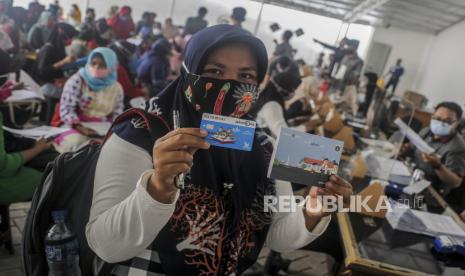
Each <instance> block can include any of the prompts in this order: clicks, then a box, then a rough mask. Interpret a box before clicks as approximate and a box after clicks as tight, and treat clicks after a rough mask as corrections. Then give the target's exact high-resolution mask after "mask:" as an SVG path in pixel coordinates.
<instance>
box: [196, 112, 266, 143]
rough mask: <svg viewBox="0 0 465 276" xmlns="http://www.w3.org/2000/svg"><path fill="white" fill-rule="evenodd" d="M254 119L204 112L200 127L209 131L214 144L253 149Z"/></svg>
mask: <svg viewBox="0 0 465 276" xmlns="http://www.w3.org/2000/svg"><path fill="white" fill-rule="evenodd" d="M256 125H257V124H256V123H255V122H254V121H249V120H243V119H238V118H234V117H226V116H220V115H213V114H208V113H204V114H203V116H202V121H201V122H200V128H201V129H204V130H206V131H207V132H208V136H207V141H208V142H209V143H210V144H211V145H212V146H217V147H223V148H229V149H236V150H243V151H251V150H252V145H253V139H254V135H255V128H256Z"/></svg>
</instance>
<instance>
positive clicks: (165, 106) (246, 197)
mask: <svg viewBox="0 0 465 276" xmlns="http://www.w3.org/2000/svg"><path fill="white" fill-rule="evenodd" d="M236 42H237V43H243V44H245V45H246V46H247V47H248V48H249V49H250V50H251V51H252V53H253V55H254V56H255V58H256V61H257V76H258V77H257V81H258V82H261V81H262V80H263V78H264V76H265V73H266V68H267V53H266V48H265V46H264V45H263V43H262V42H261V41H260V40H259V39H258V38H256V37H254V36H252V35H251V34H249V33H248V32H246V31H244V30H242V29H240V28H237V27H234V26H230V25H216V26H212V27H209V28H205V29H203V30H201V31H199V32H197V33H196V34H195V35H194V36H193V37H192V39H191V40H190V41H189V43H188V44H187V46H186V49H185V58H184V63H185V66H186V67H187V70H189V71H190V72H191V73H193V74H199V75H200V74H201V73H202V69H203V67H204V65H205V63H206V61H207V58H208V56H209V55H210V54H211V53H212V52H213V51H214V50H216V49H217V48H218V47H220V46H223V45H227V44H228V43H236ZM188 77H189V75H188V74H187V72H186V70H184V69H183V70H181V75H180V76H179V77H178V78H177V79H176V80H174V81H173V82H172V83H171V84H170V85H169V86H168V87H166V88H165V89H164V90H163V91H162V92H161V93H160V94H159V95H158V97H157V98H152V99H151V100H150V101H149V103H148V104H147V105H146V110H147V111H148V112H156V113H157V114H158V115H159V116H161V117H162V118H164V119H165V120H166V122H169V123H170V125H172V124H171V123H172V114H173V110H176V111H179V115H180V116H179V117H180V125H181V127H199V126H200V120H201V114H200V113H198V112H197V111H196V110H195V109H194V107H193V106H192V105H191V103H190V102H189V101H188V99H187V96H186V95H185V94H184V88H185V86H186V84H187V82H188ZM242 118H244V119H250V118H247V117H246V116H243V117H242ZM257 132H258V130H257ZM258 137H259V135H256V137H255V139H254V141H253V145H252V147H253V150H252V151H250V152H246V151H237V150H231V149H225V148H219V147H211V148H210V149H209V150H199V151H197V152H196V153H195V155H194V166H193V167H192V169H191V171H190V173H189V174H188V175H187V176H186V183H188V184H189V183H191V184H192V185H193V187H195V188H196V189H197V188H205V189H207V190H208V191H209V192H211V193H212V194H214V195H215V196H217V197H222V198H223V199H224V207H222V208H224V210H227V211H226V212H225V213H224V214H223V215H224V216H226V217H225V218H224V219H225V221H226V223H227V224H226V225H225V227H226V230H225V239H224V240H223V243H222V244H223V245H222V247H223V248H222V250H223V251H226V252H229V251H228V250H232V249H231V248H230V247H229V246H231V247H234V246H244V245H241V243H240V242H239V243H238V241H239V240H242V238H241V237H242V235H245V236H247V237H248V238H247V239H248V240H249V238H250V240H249V241H250V242H251V243H253V245H254V246H253V249H252V250H251V251H246V252H247V253H245V256H229V255H228V254H226V255H224V254H223V257H222V262H221V264H220V265H221V266H222V267H221V268H219V269H220V271H226V268H225V267H223V266H227V265H228V264H230V263H231V262H237V263H238V267H237V271H238V273H239V274H240V273H242V272H243V270H244V269H245V268H247V267H248V266H250V265H252V264H253V262H254V261H255V259H256V258H257V256H258V252H259V250H260V249H261V246H262V245H263V242H264V240H265V238H266V235H267V232H268V231H267V230H268V226H269V224H270V222H271V221H270V216H269V214H268V213H265V212H263V207H260V206H261V205H260V204H263V195H264V194H265V193H268V192H270V190H271V189H274V186H273V185H274V184H273V183H272V182H271V180H269V179H268V178H267V167H268V163H267V161H266V160H267V159H266V157H265V151H264V149H263V147H262V144H261V142H263V141H260V139H259V138H258ZM260 137H261V136H260ZM230 183H233V184H234V186H233V187H232V188H230V189H229V188H228V187H227V184H230ZM199 200H201V199H199ZM256 200H258V202H257V201H256ZM257 205H258V206H257ZM256 209H259V210H256ZM253 210H255V211H253ZM247 212H252V213H253V214H255V218H256V219H257V220H260V223H263V225H264V226H263V228H257V229H254V228H253V226H251V229H252V230H251V232H247V230H244V229H242V228H240V226H241V225H243V224H241V217H242V216H243V215H245V214H246V213H247ZM198 215H200V214H198ZM252 220H253V221H254V222H253V223H255V220H254V219H252ZM248 223H249V224H250V223H251V222H248ZM257 223H258V222H257ZM165 234H166V235H176V233H175V232H174V233H173V232H169V233H168V232H163V233H161V234H160V235H159V236H158V238H157V240H158V241H159V242H157V243H154V245H155V246H164V245H163V242H161V241H165V240H171V238H172V236H167V237H164V235H165ZM155 250H159V249H157V248H155ZM234 250H237V248H235V249H234ZM241 250H245V249H244V248H241ZM231 252H232V251H231ZM234 252H237V251H234ZM238 255H240V254H238ZM170 257H173V258H176V257H174V256H170ZM239 258H240V259H239ZM239 261H240V262H239ZM183 265H185V264H183Z"/></svg>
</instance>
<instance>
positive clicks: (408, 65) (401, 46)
mask: <svg viewBox="0 0 465 276" xmlns="http://www.w3.org/2000/svg"><path fill="white" fill-rule="evenodd" d="M434 39H435V36H434V35H430V34H423V33H417V32H412V31H407V30H402V29H398V28H388V29H386V28H375V31H374V33H373V38H372V40H373V41H376V42H380V43H384V44H388V45H390V46H391V47H392V50H391V54H390V56H389V58H388V61H387V64H386V67H385V69H384V73H386V72H387V71H388V70H389V68H390V67H391V66H393V65H394V64H395V62H396V60H397V59H398V58H401V59H402V61H403V62H402V64H403V66H404V68H405V73H404V75H403V76H402V78H401V79H400V82H399V85H398V86H397V90H396V94H402V93H403V92H405V91H406V90H411V89H413V88H414V84H415V82H416V80H417V79H418V77H419V75H420V74H422V70H421V68H422V66H423V64H424V59H425V57H426V54H427V52H428V51H429V48H430V45H431V43H432V42H433V40H434ZM464 77H465V76H464ZM386 81H387V79H386ZM418 92H422V91H418Z"/></svg>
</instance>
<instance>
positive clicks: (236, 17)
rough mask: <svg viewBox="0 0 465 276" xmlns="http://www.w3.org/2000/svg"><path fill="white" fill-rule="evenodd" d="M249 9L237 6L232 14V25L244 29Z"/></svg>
mask: <svg viewBox="0 0 465 276" xmlns="http://www.w3.org/2000/svg"><path fill="white" fill-rule="evenodd" d="M246 14H247V10H246V9H244V8H243V7H235V8H234V9H233V11H232V15H231V25H233V26H236V27H239V28H241V29H242V22H244V21H245V15H246Z"/></svg>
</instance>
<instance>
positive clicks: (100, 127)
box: [81, 122, 111, 136]
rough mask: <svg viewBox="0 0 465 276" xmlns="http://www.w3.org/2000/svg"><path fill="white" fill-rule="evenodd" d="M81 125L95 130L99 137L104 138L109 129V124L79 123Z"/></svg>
mask: <svg viewBox="0 0 465 276" xmlns="http://www.w3.org/2000/svg"><path fill="white" fill-rule="evenodd" d="M81 125H83V126H85V127H87V128H90V129H93V130H95V132H97V134H98V135H99V136H105V135H106V134H107V132H108V130H110V127H111V123H109V122H81Z"/></svg>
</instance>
